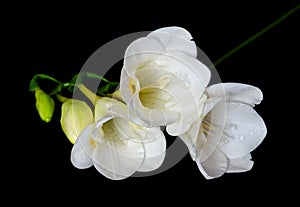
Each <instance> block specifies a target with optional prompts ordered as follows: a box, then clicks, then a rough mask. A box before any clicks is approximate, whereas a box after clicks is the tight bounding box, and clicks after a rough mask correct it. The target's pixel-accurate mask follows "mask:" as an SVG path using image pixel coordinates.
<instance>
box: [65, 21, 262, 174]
mask: <svg viewBox="0 0 300 207" xmlns="http://www.w3.org/2000/svg"><path fill="white" fill-rule="evenodd" d="M210 76H211V73H210V70H209V69H208V67H207V66H205V65H204V64H203V63H201V62H200V61H199V60H198V59H197V47H196V44H195V42H194V41H192V36H191V35H190V33H189V32H188V31H186V30H185V29H183V28H180V27H167V28H161V29H158V30H155V31H153V32H151V33H150V34H149V35H147V36H146V37H143V38H140V39H137V40H135V41H134V42H132V43H131V44H130V45H129V47H128V48H127V50H126V53H125V56H124V64H123V68H122V71H121V78H120V85H119V89H118V91H116V92H115V93H114V95H113V96H112V97H99V96H96V94H93V93H91V92H90V91H89V90H88V89H87V88H86V87H85V86H83V85H79V86H78V88H79V89H80V90H81V91H82V92H83V93H84V94H86V95H87V96H88V98H89V99H90V100H91V101H92V103H93V105H94V111H92V110H91V109H90V107H89V106H88V105H87V104H86V103H85V102H83V101H80V100H73V99H69V100H67V101H65V102H64V103H63V105H62V116H61V125H62V129H63V131H64V133H65V134H66V135H67V137H68V138H69V140H70V141H71V142H72V143H74V146H73V148H72V152H71V162H72V164H73V165H74V166H75V167H77V168H79V169H84V168H89V167H91V166H94V167H95V168H96V169H97V170H98V171H99V172H100V173H101V174H103V175H104V176H106V177H108V178H110V179H114V180H120V179H124V178H127V177H129V176H131V175H132V174H134V173H135V172H137V171H140V172H147V171H153V170H155V169H157V168H159V167H160V166H161V164H162V163H163V161H164V158H165V151H166V140H165V136H164V133H163V132H162V131H161V126H166V132H167V133H168V134H169V135H172V136H178V137H180V138H181V139H182V140H183V142H184V143H185V144H186V145H187V147H188V150H189V152H190V155H191V157H192V159H193V160H194V161H195V162H196V163H197V165H198V167H199V170H200V172H201V173H202V174H203V175H204V176H205V178H207V179H211V178H216V177H220V176H221V175H223V174H224V173H225V172H244V171H248V170H250V169H251V168H252V166H253V161H252V160H251V154H250V153H251V151H253V150H254V149H255V148H256V147H257V146H258V145H259V144H260V143H261V142H262V140H263V139H264V137H265V136H266V126H265V124H264V121H263V120H262V118H261V117H260V116H259V115H258V114H257V113H256V111H255V110H254V109H253V107H254V106H255V105H256V104H259V103H260V102H261V100H262V98H263V96H262V92H261V91H260V90H259V89H258V88H256V87H254V86H250V85H245V84H238V83H219V84H215V85H211V86H208V84H209V82H210Z"/></svg>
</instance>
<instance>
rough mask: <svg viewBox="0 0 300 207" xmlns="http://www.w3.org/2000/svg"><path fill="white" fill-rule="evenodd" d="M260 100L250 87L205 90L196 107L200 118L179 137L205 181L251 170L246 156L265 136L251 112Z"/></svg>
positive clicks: (260, 122)
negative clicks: (200, 112)
mask: <svg viewBox="0 0 300 207" xmlns="http://www.w3.org/2000/svg"><path fill="white" fill-rule="evenodd" d="M262 99H263V96H262V92H261V91H260V90H259V89H258V88H256V87H254V86H250V85H245V84H238V83H223V84H216V85H212V86H210V87H208V88H207V90H206V92H205V95H204V96H203V97H202V99H201V100H200V104H199V107H200V108H201V110H202V111H203V113H202V115H201V116H200V118H199V120H198V121H197V122H195V123H194V124H193V125H192V126H191V128H190V129H189V130H188V131H187V132H186V133H185V134H183V135H181V136H180V137H181V138H182V139H183V141H184V142H185V143H186V144H187V146H188V148H189V151H190V154H191V156H192V158H193V160H194V161H196V163H197V165H198V167H199V169H200V171H201V172H202V174H203V175H204V176H205V177H206V178H207V179H211V178H216V177H220V176H221V175H223V174H224V173H225V172H244V171H248V170H250V169H251V168H252V166H253V161H252V160H251V154H250V153H251V151H253V150H254V149H255V148H256V147H257V146H258V145H259V144H260V143H261V142H262V141H263V139H264V138H265V136H266V133H267V129H266V126H265V123H264V121H263V119H262V118H261V117H260V116H259V115H258V114H257V112H256V111H255V110H254V109H253V107H254V106H255V105H256V104H259V103H260V102H261V100H262Z"/></svg>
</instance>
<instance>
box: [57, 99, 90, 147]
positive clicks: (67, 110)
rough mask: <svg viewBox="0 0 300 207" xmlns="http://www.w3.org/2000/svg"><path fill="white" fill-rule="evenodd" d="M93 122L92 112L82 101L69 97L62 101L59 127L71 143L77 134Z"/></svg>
mask: <svg viewBox="0 0 300 207" xmlns="http://www.w3.org/2000/svg"><path fill="white" fill-rule="evenodd" d="M92 122H93V112H92V110H91V109H90V107H89V106H88V105H87V104H86V103H85V102H83V101H80V100H74V99H70V100H68V101H66V102H65V103H63V105H62V110H61V119H60V123H61V127H62V129H63V131H64V133H65V134H66V136H67V137H68V139H69V140H70V142H71V143H72V144H74V143H75V141H76V139H77V138H78V136H79V134H80V133H81V132H82V131H83V129H84V128H85V127H86V126H87V125H88V124H90V123H92Z"/></svg>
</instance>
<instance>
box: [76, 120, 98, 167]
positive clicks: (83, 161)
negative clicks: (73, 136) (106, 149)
mask: <svg viewBox="0 0 300 207" xmlns="http://www.w3.org/2000/svg"><path fill="white" fill-rule="evenodd" d="M93 129H94V125H93V124H90V125H88V126H87V127H86V128H85V129H84V130H83V131H82V133H81V134H80V135H79V137H78V139H77V140H76V142H75V144H74V145H73V148H72V151H71V162H72V164H73V165H74V166H75V167H77V168H79V169H84V168H89V167H91V166H92V165H93V162H92V159H91V155H92V153H93V151H94V148H95V146H94V145H93V142H92V140H91V138H90V135H91V133H92V130H93Z"/></svg>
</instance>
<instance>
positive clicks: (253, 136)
mask: <svg viewBox="0 0 300 207" xmlns="http://www.w3.org/2000/svg"><path fill="white" fill-rule="evenodd" d="M222 105H223V106H222ZM224 105H226V110H227V115H226V126H225V129H224V132H223V133H224V134H225V136H226V137H229V138H231V141H230V142H222V143H223V144H221V143H220V146H219V147H220V149H221V150H222V151H223V152H224V153H225V154H226V156H228V157H229V158H236V157H241V156H244V155H246V154H248V153H250V152H251V151H253V150H254V149H255V148H256V147H257V146H258V145H259V144H260V143H261V142H262V141H263V139H264V138H265V136H266V133H267V129H266V125H265V123H264V121H263V119H262V118H261V117H260V116H259V115H258V114H257V112H256V111H255V110H254V109H253V108H252V107H251V106H248V105H245V104H240V103H227V104H218V105H217V106H216V107H215V108H217V107H224Z"/></svg>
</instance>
